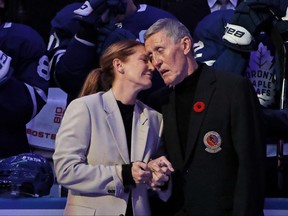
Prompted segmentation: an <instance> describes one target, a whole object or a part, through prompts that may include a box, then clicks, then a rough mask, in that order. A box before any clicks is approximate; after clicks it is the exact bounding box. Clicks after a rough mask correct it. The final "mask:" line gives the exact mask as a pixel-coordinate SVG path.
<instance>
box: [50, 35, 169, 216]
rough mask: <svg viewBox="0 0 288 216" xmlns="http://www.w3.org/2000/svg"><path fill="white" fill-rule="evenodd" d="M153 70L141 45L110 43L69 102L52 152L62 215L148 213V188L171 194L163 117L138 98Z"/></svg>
mask: <svg viewBox="0 0 288 216" xmlns="http://www.w3.org/2000/svg"><path fill="white" fill-rule="evenodd" d="M153 70H154V67H153V66H152V65H151V63H150V61H149V59H148V57H147V55H146V54H145V48H144V45H143V44H142V43H140V42H137V41H134V40H124V41H121V42H118V43H115V44H113V45H111V46H110V47H109V48H107V50H106V51H105V52H104V53H103V55H102V57H101V59H100V68H98V69H95V70H93V71H92V72H91V75H90V77H88V79H87V81H86V83H85V85H84V86H83V91H82V93H81V97H79V98H78V99H75V100H74V101H72V102H71V103H70V104H69V106H68V107H67V109H66V112H65V114H64V117H63V120H62V123H61V126H60V128H59V131H58V133H57V136H56V141H55V152H54V154H53V160H54V166H55V173H56V176H57V181H58V183H59V184H60V185H62V186H64V187H65V188H67V189H68V197H67V203H66V207H65V211H64V214H65V215H69V216H70V215H145V216H146V215H150V214H151V213H150V207H149V201H148V195H149V188H150V189H152V190H154V191H156V192H157V193H158V194H159V197H160V198H161V199H162V200H164V201H166V200H167V199H168V198H169V196H170V191H171V182H169V181H168V180H169V174H170V173H171V172H172V171H173V167H172V165H171V164H170V162H169V161H168V160H167V159H166V158H165V157H164V156H160V157H159V153H160V146H159V145H160V139H161V133H162V115H161V114H160V113H158V112H157V111H155V110H153V109H151V108H150V107H148V106H147V105H145V104H143V103H142V102H140V101H139V100H137V99H136V98H137V94H138V93H139V92H140V91H141V90H144V89H148V88H150V87H151V84H152V80H151V79H152V71H153ZM91 77H94V78H93V79H92V78H91ZM91 81H92V82H91ZM91 89H93V92H97V93H93V92H91V91H90V90H91ZM91 93H93V94H91ZM83 95H86V96H83ZM151 159H154V160H151ZM163 184H166V185H165V186H167V185H168V187H165V189H163V187H162V189H160V188H161V187H160V186H161V185H163ZM167 188H168V189H167Z"/></svg>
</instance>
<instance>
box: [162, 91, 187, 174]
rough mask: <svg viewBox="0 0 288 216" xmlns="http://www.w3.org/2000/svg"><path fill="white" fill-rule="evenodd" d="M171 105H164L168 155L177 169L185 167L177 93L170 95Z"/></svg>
mask: <svg viewBox="0 0 288 216" xmlns="http://www.w3.org/2000/svg"><path fill="white" fill-rule="evenodd" d="M169 100H170V101H169V103H168V104H166V105H163V107H162V112H163V116H165V117H164V133H165V143H166V150H167V152H168V155H169V157H170V159H171V161H174V162H173V166H174V167H175V168H182V167H183V163H184V160H183V157H182V155H183V154H182V150H181V145H180V142H179V135H178V129H177V121H176V105H175V92H174V91H172V92H171V93H170V98H169Z"/></svg>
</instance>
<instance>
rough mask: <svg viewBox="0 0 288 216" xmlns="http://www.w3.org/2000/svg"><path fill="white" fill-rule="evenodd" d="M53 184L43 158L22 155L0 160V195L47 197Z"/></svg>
mask: <svg viewBox="0 0 288 216" xmlns="http://www.w3.org/2000/svg"><path fill="white" fill-rule="evenodd" d="M53 182H54V174H53V170H52V167H51V165H50V164H49V162H48V161H47V160H46V158H45V157H43V156H41V155H39V154H34V153H23V154H19V155H15V156H11V157H8V158H5V159H2V160H0V195H1V196H8V197H29V196H31V197H41V196H45V195H48V194H49V193H50V189H51V187H52V185H53Z"/></svg>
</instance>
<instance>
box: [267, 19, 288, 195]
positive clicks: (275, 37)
mask: <svg viewBox="0 0 288 216" xmlns="http://www.w3.org/2000/svg"><path fill="white" fill-rule="evenodd" d="M280 22H281V21H280ZM284 33H286V32H284ZM283 35H284V34H283V32H282V30H281V29H279V26H277V23H276V26H275V25H273V27H272V30H271V35H270V38H271V40H272V42H273V44H274V46H275V54H276V56H277V55H278V70H279V71H280V73H279V74H278V76H279V77H278V78H279V79H280V80H281V81H282V82H281V83H279V84H280V85H281V95H280V104H279V105H280V110H283V109H285V108H287V101H286V98H287V95H286V94H287V71H286V68H287V61H286V59H287V51H286V46H287V42H288V41H287V38H285V37H283ZM276 70H277V68H276ZM283 146H284V140H283V139H280V140H279V142H278V143H277V181H278V189H279V191H280V192H281V191H282V190H283V185H284V173H283V172H284V161H283V160H284V153H283Z"/></svg>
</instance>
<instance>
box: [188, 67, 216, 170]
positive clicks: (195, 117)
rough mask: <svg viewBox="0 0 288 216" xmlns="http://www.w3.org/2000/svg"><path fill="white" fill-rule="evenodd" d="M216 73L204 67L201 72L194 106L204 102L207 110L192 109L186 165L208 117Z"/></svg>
mask: <svg viewBox="0 0 288 216" xmlns="http://www.w3.org/2000/svg"><path fill="white" fill-rule="evenodd" d="M215 81H216V78H215V73H214V71H213V70H210V68H208V67H206V66H204V67H203V70H202V71H201V74H200V77H199V80H198V83H197V88H196V92H195V97H194V101H193V105H194V104H195V103H196V102H203V103H204V105H205V109H204V110H203V111H202V112H195V110H194V109H193V107H192V111H191V115H190V121H189V122H190V125H189V128H188V134H187V135H188V138H187V145H186V154H185V164H186V163H187V162H188V160H189V158H190V154H191V153H192V151H193V149H194V147H195V144H196V141H197V139H198V136H199V131H200V128H201V126H202V122H203V119H204V117H205V115H206V111H207V109H208V106H209V102H210V100H211V97H212V95H213V92H214V90H215V85H213V83H215Z"/></svg>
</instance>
